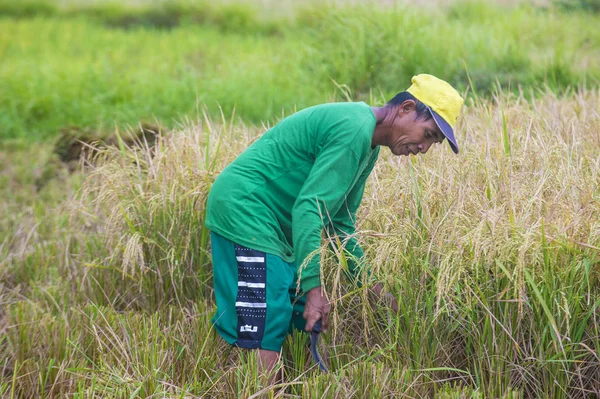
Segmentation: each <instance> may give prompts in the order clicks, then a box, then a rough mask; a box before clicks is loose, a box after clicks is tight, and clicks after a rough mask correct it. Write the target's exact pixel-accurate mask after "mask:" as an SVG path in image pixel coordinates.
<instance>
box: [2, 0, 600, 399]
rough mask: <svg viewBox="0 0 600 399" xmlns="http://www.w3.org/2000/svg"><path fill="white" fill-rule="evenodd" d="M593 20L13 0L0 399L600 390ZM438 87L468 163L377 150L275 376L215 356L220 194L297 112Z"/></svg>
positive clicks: (453, 6)
mask: <svg viewBox="0 0 600 399" xmlns="http://www.w3.org/2000/svg"><path fill="white" fill-rule="evenodd" d="M599 23H600V3H599V2H598V1H595V0H572V1H545V2H535V3H534V2H524V1H505V2H485V1H469V2H457V1H451V0H448V1H418V2H394V1H383V0H381V1H378V2H370V3H364V2H358V1H337V2H329V3H327V2H318V3H317V2H292V1H282V2H275V1H273V0H261V1H259V0H255V1H250V0H248V1H234V0H230V1H224V2H214V1H213V2H203V1H187V2H183V1H179V2H158V1H157V2H143V1H135V2H127V3H123V2H119V3H108V2H104V1H85V2H80V1H24V2H13V1H8V0H0V166H1V168H0V192H1V194H2V196H1V200H0V218H1V221H2V222H1V224H0V397H3V398H263V397H265V398H598V397H600V309H599V307H600V86H599V82H600V29H598V28H597V26H598V24H599ZM417 73H431V74H434V75H437V76H439V77H441V78H443V79H445V80H447V81H449V82H450V83H452V84H453V85H454V86H455V87H457V89H458V90H459V91H460V92H461V93H463V94H464V95H465V97H466V102H465V107H464V109H463V114H462V116H461V118H460V120H459V126H458V130H457V131H458V132H459V133H458V141H459V143H460V145H461V153H460V155H459V156H455V155H454V154H453V153H452V152H451V151H450V149H449V148H448V146H447V144H445V143H444V144H443V145H441V146H438V147H437V148H434V149H432V150H431V151H429V152H428V153H427V154H426V155H420V156H418V157H394V156H393V155H392V154H391V153H390V152H389V151H388V150H387V149H382V151H381V155H380V158H379V160H378V163H377V165H376V167H375V169H374V171H373V173H372V175H371V176H370V178H369V180H368V184H367V188H366V192H365V196H364V199H363V202H362V205H361V208H360V210H359V213H358V215H357V227H358V229H357V230H358V233H357V234H358V238H359V240H360V242H361V244H362V245H363V248H364V250H365V254H366V258H367V259H368V260H369V262H370V264H371V265H372V268H373V272H374V274H375V275H376V276H377V277H378V280H379V281H380V282H382V284H383V285H384V290H385V291H386V292H389V293H391V294H392V295H394V296H395V298H396V299H397V301H398V304H399V307H400V311H399V312H398V314H394V313H393V312H392V311H391V310H390V309H389V308H387V307H386V306H385V304H380V305H382V306H377V307H371V306H370V305H369V300H368V295H369V294H368V287H365V288H356V287H355V286H353V285H351V284H350V283H349V282H348V281H347V280H345V279H344V277H343V269H344V260H343V259H338V258H337V257H336V255H335V253H332V252H330V251H328V250H327V246H326V245H325V244H324V246H323V259H324V261H323V264H322V269H323V274H324V279H325V285H326V288H327V292H328V295H329V297H330V299H331V301H332V304H333V314H332V327H331V328H330V330H329V332H328V333H327V334H326V335H324V336H323V339H322V342H321V347H320V351H321V354H322V355H323V357H324V358H325V361H326V363H327V365H328V366H329V369H330V372H329V373H327V374H325V373H321V372H320V371H319V370H318V368H317V367H316V366H315V364H314V363H313V361H312V359H311V357H310V353H309V351H308V347H307V345H308V338H307V336H306V335H305V334H300V333H294V334H293V335H290V336H289V337H288V338H287V340H286V342H285V344H284V348H283V351H282V362H281V365H280V367H281V368H282V369H283V374H284V378H283V380H282V381H280V382H276V383H273V384H271V383H269V381H268V379H267V378H265V377H264V376H261V375H259V373H258V372H257V367H256V359H255V358H254V357H253V356H249V355H248V354H246V353H241V352H239V351H238V350H236V349H235V348H231V347H229V346H228V345H227V344H225V343H224V342H223V341H221V340H220V339H219V338H218V336H217V334H216V333H215V332H214V330H213V328H212V326H211V323H210V318H211V317H212V314H213V312H214V310H215V304H214V294H213V292H212V264H211V257H210V241H209V239H208V237H209V235H208V234H209V232H208V231H207V230H206V228H205V227H204V225H203V222H204V212H205V200H206V197H207V194H208V192H209V190H210V187H211V183H212V182H213V181H214V179H215V177H216V176H217V175H218V174H219V172H220V170H222V169H223V168H224V167H225V166H226V165H227V164H228V163H229V162H231V161H232V160H233V159H234V158H235V157H236V156H237V155H238V154H239V153H241V152H242V151H243V150H244V149H245V148H246V147H247V146H248V145H249V144H250V143H251V142H252V141H254V140H256V138H257V137H259V136H260V135H261V134H262V133H263V132H264V131H265V130H266V129H267V128H268V127H269V126H272V125H273V124H275V123H277V121H278V120H280V119H281V118H282V117H284V116H286V115H289V114H291V113H293V112H294V111H295V110H298V109H302V108H304V107H307V106H310V105H314V104H318V103H324V102H332V101H366V102H367V103H369V104H371V105H382V104H384V103H385V101H386V100H388V99H390V98H391V97H392V96H393V95H394V94H396V93H397V92H399V91H403V90H404V89H406V88H407V87H408V85H409V82H410V78H411V76H412V75H414V74H417Z"/></svg>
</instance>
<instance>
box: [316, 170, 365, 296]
mask: <svg viewBox="0 0 600 399" xmlns="http://www.w3.org/2000/svg"><path fill="white" fill-rule="evenodd" d="M375 160H376V159H374V160H373V161H372V162H371V164H370V165H369V166H368V167H367V168H366V169H365V171H364V172H363V173H362V174H361V176H360V179H359V180H358V182H357V183H356V185H355V186H354V187H353V188H352V190H351V191H350V193H349V194H348V196H347V197H346V201H345V202H344V204H343V205H342V206H341V208H340V209H339V210H338V211H337V213H336V214H335V216H334V217H333V219H332V220H331V223H329V224H327V226H326V227H327V232H328V234H329V235H330V236H337V237H338V238H339V240H340V242H341V243H342V244H343V246H342V248H340V249H342V250H343V254H344V256H345V258H346V261H347V265H348V268H347V270H344V272H345V273H346V275H347V276H348V277H349V278H350V280H352V281H353V282H354V283H356V284H357V285H358V286H359V287H361V286H362V283H363V282H364V280H363V279H362V277H363V273H366V277H367V281H370V280H371V265H370V264H369V263H368V262H365V261H364V259H363V258H364V253H363V250H362V247H361V246H360V244H359V242H358V239H357V238H356V236H355V233H356V227H355V226H356V225H355V223H356V212H357V211H358V208H359V206H360V203H361V201H362V198H363V194H364V191H365V186H366V182H367V178H368V177H369V175H370V174H371V171H372V170H373V167H374V165H375V162H374V161H375ZM330 245H335V242H332V243H330ZM338 251H339V249H338Z"/></svg>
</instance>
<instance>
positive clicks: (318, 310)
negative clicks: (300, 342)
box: [304, 287, 330, 333]
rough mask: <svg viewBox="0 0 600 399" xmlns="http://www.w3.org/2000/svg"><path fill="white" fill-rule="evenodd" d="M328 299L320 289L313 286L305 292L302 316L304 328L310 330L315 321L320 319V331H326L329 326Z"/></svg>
mask: <svg viewBox="0 0 600 399" xmlns="http://www.w3.org/2000/svg"><path fill="white" fill-rule="evenodd" d="M329 312H330V306H329V301H328V300H327V298H326V297H325V294H324V293H323V291H322V290H321V287H315V288H313V289H312V290H310V291H308V292H307V293H306V305H304V318H305V319H306V328H305V330H306V331H308V332H311V331H312V329H313V327H314V325H315V323H316V322H317V321H319V320H321V331H322V332H324V333H325V332H327V329H328V328H329Z"/></svg>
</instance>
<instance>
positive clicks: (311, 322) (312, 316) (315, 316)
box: [304, 312, 322, 332]
mask: <svg viewBox="0 0 600 399" xmlns="http://www.w3.org/2000/svg"><path fill="white" fill-rule="evenodd" d="M321 318H322V317H321V314H320V313H316V312H310V313H309V314H308V315H307V317H306V327H305V328H304V329H305V330H306V331H308V332H311V331H312V329H313V327H314V326H315V323H316V322H317V321H319V319H321Z"/></svg>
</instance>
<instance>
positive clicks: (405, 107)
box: [398, 100, 417, 114]
mask: <svg viewBox="0 0 600 399" xmlns="http://www.w3.org/2000/svg"><path fill="white" fill-rule="evenodd" d="M416 109H417V103H416V102H415V101H414V100H406V101H404V102H403V103H402V104H400V108H399V110H398V111H399V112H402V113H405V114H408V113H409V112H412V111H415V110H416Z"/></svg>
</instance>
